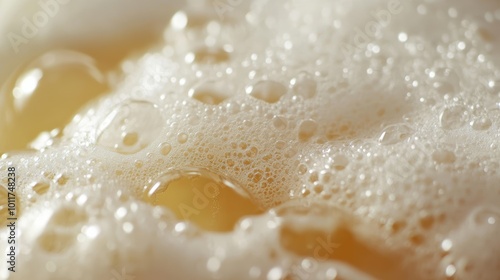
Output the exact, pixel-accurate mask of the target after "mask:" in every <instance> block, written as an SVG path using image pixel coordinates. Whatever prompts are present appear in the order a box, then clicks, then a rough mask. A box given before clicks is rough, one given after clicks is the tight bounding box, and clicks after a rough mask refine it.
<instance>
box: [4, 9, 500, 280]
mask: <svg viewBox="0 0 500 280" xmlns="http://www.w3.org/2000/svg"><path fill="white" fill-rule="evenodd" d="M267 2H270V3H267ZM391 3H392V2H391ZM362 4H363V8H361V7H358V6H357V5H359V6H361V4H359V3H352V1H313V2H311V1H308V2H307V3H305V2H300V1H257V2H255V3H253V5H252V8H251V9H250V11H249V12H248V13H246V14H244V13H243V14H239V13H240V12H241V11H240V10H234V11H233V13H231V11H228V12H226V13H223V14H222V15H223V17H224V20H222V21H221V18H220V17H219V16H218V15H217V12H216V10H214V8H213V6H209V7H207V8H204V9H202V11H199V12H196V11H193V10H190V8H188V9H187V10H186V11H187V12H186V13H184V14H182V13H180V14H177V15H176V16H177V17H176V16H174V20H173V22H172V24H171V26H169V27H168V28H167V29H166V31H165V42H166V43H165V45H164V46H163V47H162V49H161V50H160V51H157V52H151V53H147V54H145V55H144V56H143V57H142V58H141V59H139V60H138V61H126V62H124V63H123V71H124V73H125V78H124V80H123V82H122V83H121V84H120V85H119V86H118V87H117V88H116V89H115V90H114V93H113V94H110V95H108V96H106V97H104V98H103V99H101V100H99V101H97V102H96V103H94V104H93V105H92V106H91V107H88V108H87V109H86V110H84V111H82V112H81V113H80V114H78V115H76V116H75V117H74V118H73V121H72V123H71V124H70V125H68V126H67V127H66V129H65V131H64V136H63V137H62V139H53V142H54V144H52V145H47V147H45V148H43V149H42V150H40V151H38V152H36V153H31V154H20V155H12V156H9V157H6V158H4V159H3V160H2V161H1V163H0V164H1V165H0V166H1V168H0V170H5V169H6V167H7V166H11V165H12V166H16V168H17V170H18V172H19V175H18V178H19V182H18V185H19V188H18V195H19V197H20V203H21V206H22V209H21V212H22V218H21V219H20V221H19V225H20V230H19V241H18V242H19V248H20V252H19V253H18V256H19V263H18V268H19V269H18V272H16V273H13V274H6V273H5V272H6V271H7V270H6V263H5V262H3V261H2V262H1V264H0V271H1V274H0V279H35V278H36V279H40V280H43V279H51V280H52V279H111V278H112V277H117V276H116V275H121V274H122V273H126V274H127V275H131V276H134V277H136V278H135V279H166V278H168V279H212V278H217V279H376V278H381V279H495V278H496V277H497V276H498V275H500V268H499V267H498V265H497V264H498V260H499V258H500V255H499V253H498V252H499V251H500V250H499V249H500V243H499V242H498V239H497V238H496V237H497V236H498V234H499V232H500V208H499V207H498V206H497V205H498V201H499V199H500V192H499V189H498V186H497V185H498V182H499V180H500V178H499V174H498V171H497V170H498V168H499V165H498V159H499V158H500V151H499V149H498V140H497V139H499V136H500V135H499V133H498V124H499V121H500V108H499V103H498V102H499V98H500V95H499V94H500V80H499V78H498V77H500V71H499V69H498V65H497V64H495V63H494V61H495V59H497V57H498V52H497V51H493V49H492V47H491V46H492V45H491V44H493V43H492V42H494V41H495V40H496V39H495V38H494V35H492V34H491V33H488V31H487V29H484V28H483V27H480V26H489V27H490V28H492V27H493V26H498V22H499V21H500V18H495V15H496V16H498V11H497V12H496V13H492V14H493V18H494V20H493V21H492V22H490V23H488V21H486V22H483V21H481V22H479V21H478V22H476V21H474V20H472V19H470V20H469V19H466V18H467V16H464V15H462V14H461V13H460V12H459V11H457V10H454V9H450V7H448V6H446V5H445V4H438V3H436V4H422V3H413V2H412V3H407V2H405V3H404V4H401V6H397V7H399V8H394V7H393V8H394V9H395V10H394V9H393V10H392V12H393V14H392V15H390V20H386V21H387V22H386V24H384V25H385V27H383V28H380V29H379V32H378V33H376V34H371V35H368V34H367V31H362V30H365V26H368V24H370V22H374V21H376V20H377V16H376V15H375V16H374V15H373V14H372V13H370V11H379V10H383V11H386V12H385V14H384V15H386V13H389V10H388V9H389V8H388V3H387V2H385V1H371V2H370V3H364V2H363V3H362ZM364 5H368V6H369V7H365V6H364ZM491 5H493V4H491ZM497 6H498V5H497ZM497 8H498V7H497ZM394 11H398V12H397V13H395V12H394ZM219 13H220V10H219ZM488 13H489V11H488ZM186 15H187V21H186V17H185V16H186ZM379 22H380V21H379ZM421 23H423V24H424V25H429V26H432V32H430V31H429V29H427V28H425V29H421V28H419V27H418V25H420V24H421ZM358 28H359V29H358ZM486 28H488V27H486ZM361 33H363V35H362V34H361ZM429 33H430V34H429ZM365 38H366V40H365ZM193 167H196V168H203V169H208V170H210V171H211V172H214V173H217V174H223V175H224V176H225V177H226V178H229V179H230V180H231V181H233V182H237V183H238V185H240V186H242V187H243V188H244V189H245V191H246V192H248V193H249V195H250V196H251V197H252V198H253V200H254V202H255V203H256V204H257V205H259V206H260V207H262V208H264V209H268V210H270V211H269V212H266V213H264V214H261V215H258V216H249V217H245V218H244V219H243V220H240V222H239V223H237V225H236V226H235V229H234V230H233V231H232V232H228V233H224V234H219V233H214V232H206V231H202V230H200V229H198V228H197V227H196V226H195V225H194V224H191V223H185V222H180V221H179V220H178V219H176V218H175V217H174V216H173V214H172V213H171V212H170V211H169V210H168V209H166V208H161V207H153V206H151V205H149V204H146V203H144V202H141V199H140V197H141V195H142V193H143V191H144V186H148V185H150V184H151V183H154V182H155V181H156V180H158V178H159V177H160V176H161V174H163V173H164V172H165V171H166V170H171V169H174V170H183V169H186V168H193ZM37 183H38V187H37V188H32V187H33V186H35V185H36V184H37ZM40 184H49V185H50V189H49V190H48V191H46V189H44V188H41V187H40ZM40 190H42V191H40ZM45 191H46V192H45ZM280 204H282V205H281V206H278V205H280ZM1 234H2V236H3V237H2V240H4V237H5V236H6V234H7V233H6V231H5V230H3V231H2V233H1ZM323 235H325V236H326V237H324V238H326V239H322V238H323ZM318 238H319V239H318ZM330 239H331V240H334V241H335V242H334V243H336V244H337V243H338V244H339V246H340V247H338V248H337V247H335V246H330V245H331V244H330V245H328V246H330V247H328V246H327V247H324V246H323V245H321V244H324V240H327V241H328V240H330ZM321 240H323V241H321ZM331 240H330V241H331ZM310 242H312V243H310ZM322 242H323V243H322ZM308 244H310V245H311V246H309V245H308ZM318 244H320V245H319V247H318ZM5 246H6V243H5V242H1V243H0V248H1V249H2V250H1V251H5ZM322 246H323V247H322ZM317 248H319V249H317ZM330 250H331V252H330ZM336 250H338V251H336ZM349 251H352V252H354V253H352V252H351V253H350V252H349ZM335 252H338V253H335ZM352 254H354V256H353V255H352ZM356 254H357V255H356ZM116 273H117V274H116Z"/></svg>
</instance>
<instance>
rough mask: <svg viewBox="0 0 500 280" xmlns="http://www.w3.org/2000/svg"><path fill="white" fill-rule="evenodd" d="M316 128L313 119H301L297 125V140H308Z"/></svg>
mask: <svg viewBox="0 0 500 280" xmlns="http://www.w3.org/2000/svg"><path fill="white" fill-rule="evenodd" d="M317 129H318V123H317V122H316V121H315V120H311V119H309V120H304V121H301V122H300V125H299V140H301V141H308V140H309V139H310V138H311V137H313V136H314V134H316V130H317Z"/></svg>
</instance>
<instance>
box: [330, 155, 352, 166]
mask: <svg viewBox="0 0 500 280" xmlns="http://www.w3.org/2000/svg"><path fill="white" fill-rule="evenodd" d="M348 164H349V160H348V159H347V157H346V156H344V155H335V156H333V157H332V163H331V166H332V167H333V168H334V169H336V170H344V169H345V168H346V166H347V165H348Z"/></svg>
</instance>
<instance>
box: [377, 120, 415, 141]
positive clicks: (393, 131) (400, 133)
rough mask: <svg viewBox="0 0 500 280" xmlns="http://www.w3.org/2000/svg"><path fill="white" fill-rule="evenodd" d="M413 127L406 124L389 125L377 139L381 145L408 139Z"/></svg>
mask: <svg viewBox="0 0 500 280" xmlns="http://www.w3.org/2000/svg"><path fill="white" fill-rule="evenodd" d="M412 134H413V129H412V128H411V127H410V126H408V125H407V124H395V125H390V126H388V127H386V128H385V129H384V131H383V132H382V133H381V134H380V137H379V138H378V141H379V143H380V144H382V145H392V144H396V143H399V142H402V141H404V140H406V139H408V138H409V137H410V136H411V135H412Z"/></svg>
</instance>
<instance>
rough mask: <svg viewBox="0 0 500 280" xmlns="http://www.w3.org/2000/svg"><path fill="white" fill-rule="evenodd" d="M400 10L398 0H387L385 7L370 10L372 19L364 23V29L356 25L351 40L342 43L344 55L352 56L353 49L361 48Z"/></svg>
mask: <svg viewBox="0 0 500 280" xmlns="http://www.w3.org/2000/svg"><path fill="white" fill-rule="evenodd" d="M402 11H403V6H402V4H401V1H400V0H389V1H388V2H387V7H386V9H379V10H377V11H373V12H371V13H370V14H371V15H372V17H373V20H371V21H369V22H368V23H366V24H365V26H364V29H361V28H359V27H356V28H355V35H354V37H353V38H352V42H351V43H349V42H348V43H344V44H343V45H342V53H343V54H344V56H345V57H350V56H352V54H353V53H354V50H355V49H358V50H362V49H363V47H365V46H366V45H367V44H368V43H369V42H370V41H371V40H372V39H374V38H375V36H376V35H377V34H378V33H379V32H380V31H381V30H382V29H383V28H385V27H387V26H389V24H390V23H391V21H392V18H393V16H395V15H398V14H400V13H401V12H402Z"/></svg>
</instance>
